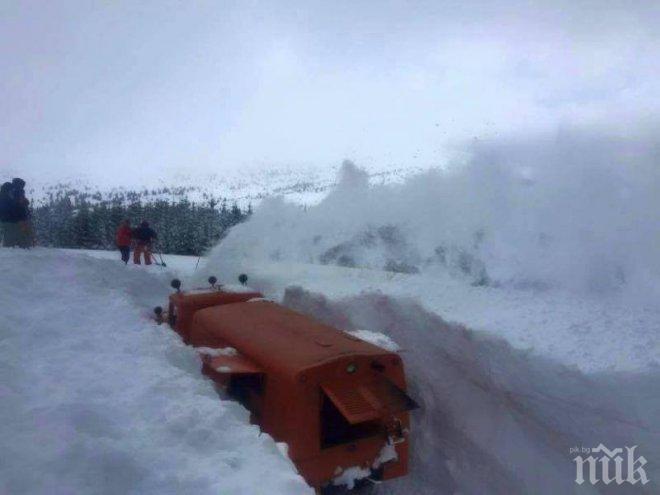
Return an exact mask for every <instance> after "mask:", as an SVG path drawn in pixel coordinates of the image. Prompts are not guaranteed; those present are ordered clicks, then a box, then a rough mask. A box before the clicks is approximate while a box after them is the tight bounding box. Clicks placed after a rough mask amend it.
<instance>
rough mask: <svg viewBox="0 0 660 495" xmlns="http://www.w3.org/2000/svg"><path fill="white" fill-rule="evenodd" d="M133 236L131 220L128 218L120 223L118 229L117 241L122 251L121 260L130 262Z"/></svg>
mask: <svg viewBox="0 0 660 495" xmlns="http://www.w3.org/2000/svg"><path fill="white" fill-rule="evenodd" d="M132 237H133V230H132V229H131V221H130V220H128V219H126V220H124V221H122V222H121V224H119V228H118V229H117V236H116V243H117V248H119V252H120V253H121V260H122V261H123V262H124V263H128V260H129V259H130V257H131V239H132Z"/></svg>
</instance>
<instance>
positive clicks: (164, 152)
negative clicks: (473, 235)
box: [0, 0, 660, 184]
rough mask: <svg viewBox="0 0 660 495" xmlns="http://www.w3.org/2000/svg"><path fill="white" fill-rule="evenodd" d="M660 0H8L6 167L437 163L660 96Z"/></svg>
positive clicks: (633, 122)
mask: <svg viewBox="0 0 660 495" xmlns="http://www.w3.org/2000/svg"><path fill="white" fill-rule="evenodd" d="M658 26H660V2H657V1H655V0H648V1H632V0H629V1H625V2H624V1H618V2H615V1H607V0H594V1H578V0H574V1H566V2H563V1H536V2H535V1H508V2H506V1H499V2H498V1H492V0H486V1H466V0H452V1H448V0H435V1H412V0H410V1H403V0H399V1H386V0H383V1H375V0H374V1H358V0H352V1H339V0H333V1H328V0H325V1H313V0H305V1H300V2H297V1H285V0H281V1H278V2H260V1H249V0H239V1H220V0H218V1H193V0H190V1H165V0H160V1H153V2H152V1H146V0H139V1H138V0H135V1H130V2H129V1H124V2H122V1H110V0H108V1H101V0H97V1H84V2H83V1H55V0H48V1H46V0H42V1H28V0H15V1H11V0H0V112H1V113H2V119H1V120H0V170H1V169H2V168H4V169H5V170H9V169H11V170H13V171H22V173H23V174H24V175H26V176H34V175H35V174H39V175H44V176H48V177H55V176H63V177H64V176H70V175H72V174H81V173H82V174H85V175H86V176H88V177H90V178H91V179H92V180H94V181H96V182H98V183H113V184H115V183H119V182H125V183H127V184H128V183H132V182H133V181H136V180H137V181H139V180H142V179H141V178H144V177H153V176H165V175H167V174H170V173H172V172H173V171H177V170H187V169H194V170H202V171H206V170H208V171H216V172H222V171H225V170H228V169H236V168H238V167H240V166H244V165H250V166H255V165H256V166H263V167H267V166H269V165H283V164H288V165H293V166H299V165H300V166H302V165H309V164H311V165H315V166H328V165H336V164H338V163H339V162H340V161H341V160H342V159H343V158H351V159H353V160H355V161H356V162H357V163H358V164H360V163H363V164H367V165H381V166H385V165H393V164H401V165H420V166H425V165H433V164H438V163H439V162H442V160H443V159H445V157H446V153H447V152H446V149H447V145H451V144H455V143H456V142H460V141H462V140H465V139H467V140H469V139H473V138H475V137H476V138H480V139H482V138H489V137H493V136H498V135H508V134H511V133H528V132H535V131H538V130H552V129H556V128H557V127H558V126H594V125H598V126H615V127H617V128H618V129H625V128H627V127H630V126H633V127H635V126H640V125H642V126H643V125H644V123H645V122H651V121H653V120H654V119H655V116H656V115H657V112H658V110H659V107H660V98H659V96H660V91H659V88H660V80H659V76H660V42H659V40H660V29H659V28H658Z"/></svg>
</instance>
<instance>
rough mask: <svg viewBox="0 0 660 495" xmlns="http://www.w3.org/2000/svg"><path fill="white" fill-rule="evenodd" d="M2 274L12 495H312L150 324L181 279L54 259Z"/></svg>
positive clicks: (69, 255)
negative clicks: (173, 283) (175, 281)
mask: <svg viewBox="0 0 660 495" xmlns="http://www.w3.org/2000/svg"><path fill="white" fill-rule="evenodd" d="M95 254H96V255H97V256H99V255H100V256H101V257H106V256H114V254H115V253H95ZM169 260H171V262H172V265H175V264H177V262H176V261H175V260H177V261H179V264H180V265H182V263H181V262H182V258H174V257H168V261H169ZM195 262H196V258H191V259H190V260H189V263H188V266H189V269H190V270H192V268H194V263H195ZM0 272H1V273H2V282H3V284H2V285H3V289H2V293H1V295H0V314H1V318H0V404H1V406H0V493H2V494H3V495H4V494H8V495H16V494H44V495H55V494H57V495H59V494H62V495H64V494H74V493H75V494H113V495H115V494H126V493H140V494H143V493H145V494H146V493H153V494H156V493H157V494H164V493H172V494H185V493H208V494H216V495H217V494H227V495H229V494H231V495H233V494H240V493H242V494H246V495H251V494H256V493H261V494H268V495H270V494H282V495H289V494H304V493H312V490H311V489H309V488H308V487H307V485H306V484H305V483H304V481H303V480H302V478H301V477H300V476H299V475H298V474H297V473H296V471H295V468H294V467H293V465H292V464H291V462H290V461H289V460H288V459H287V458H286V457H284V456H283V455H282V454H281V453H280V450H279V449H278V447H277V446H276V444H275V442H273V440H272V439H271V438H270V437H268V436H267V435H263V434H260V432H259V429H258V428H257V427H255V426H251V425H249V416H248V413H247V412H246V411H245V410H244V409H243V408H242V407H241V406H239V405H238V404H236V403H234V402H231V401H222V400H220V398H219V397H218V395H217V393H216V392H215V391H214V388H213V386H212V383H211V382H210V381H208V380H206V379H204V378H203V377H202V376H201V375H200V363H199V360H198V358H197V356H196V354H195V353H194V351H193V350H192V349H190V348H188V347H186V346H185V345H183V344H182V343H181V341H180V339H179V338H178V336H177V335H176V334H174V333H173V332H171V331H170V330H169V329H168V328H167V327H165V326H158V325H156V324H155V323H154V322H153V321H152V320H151V319H150V312H151V308H152V307H153V306H154V305H156V304H159V303H160V304H162V303H163V301H164V300H165V298H166V296H167V294H168V292H169V290H168V282H169V280H170V278H171V277H172V274H171V273H169V272H167V271H165V270H162V269H161V268H160V267H157V266H152V267H149V268H146V267H135V266H132V265H129V266H128V267H126V266H124V265H123V264H122V263H121V262H120V261H118V260H117V259H115V260H106V259H98V258H94V257H90V256H88V255H86V254H85V253H81V252H77V253H76V252H62V251H56V250H46V249H34V250H31V251H27V252H25V251H22V250H11V249H0Z"/></svg>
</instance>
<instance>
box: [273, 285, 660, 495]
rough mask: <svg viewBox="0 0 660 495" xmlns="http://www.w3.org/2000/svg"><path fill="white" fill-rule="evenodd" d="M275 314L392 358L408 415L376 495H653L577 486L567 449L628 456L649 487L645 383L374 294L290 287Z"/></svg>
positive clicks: (651, 432)
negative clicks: (405, 456) (625, 451)
mask: <svg viewBox="0 0 660 495" xmlns="http://www.w3.org/2000/svg"><path fill="white" fill-rule="evenodd" d="M283 302H284V304H286V305H287V306H289V307H291V308H293V309H296V310H298V311H301V312H304V313H307V314H311V315H314V316H315V317H316V318H319V319H321V320H322V321H324V322H326V323H328V324H331V325H335V326H337V327H338V328H343V329H347V330H354V329H361V328H369V329H378V330H380V331H382V332H383V333H385V334H387V335H388V336H390V337H391V338H392V339H393V340H394V341H395V342H396V343H397V344H399V346H401V348H402V351H401V355H402V357H403V359H404V362H405V365H406V373H407V376H408V381H409V387H410V393H411V395H412V396H413V397H414V398H415V399H416V400H417V401H418V402H419V404H420V409H419V410H417V411H415V412H413V430H412V458H411V472H410V474H409V476H407V477H405V478H402V479H400V480H394V481H389V482H387V483H383V484H382V485H380V486H379V487H378V489H377V490H376V492H377V493H383V494H401V495H403V494H409V493H417V494H441V495H442V494H458V493H460V494H464V495H465V494H475V495H477V494H480V495H482V494H502V495H504V494H506V495H512V494H530V493H534V494H548V495H556V494H559V493H562V494H568V493H578V494H581V493H616V494H621V493H657V492H656V491H655V490H656V489H657V484H655V482H653V481H652V483H650V484H647V485H646V486H644V487H643V486H641V484H639V483H638V484H637V485H636V486H632V485H620V486H619V485H614V484H612V485H610V486H609V487H606V486H605V485H603V483H600V486H597V487H592V486H591V485H589V484H588V483H587V484H585V485H582V486H578V485H577V484H576V483H575V481H574V479H575V464H574V462H573V457H574V456H575V454H570V449H571V447H576V446H577V447H581V446H585V447H595V446H597V445H598V444H599V443H603V444H604V445H606V446H624V445H627V446H632V445H638V446H639V452H640V453H644V455H645V457H646V459H648V460H649V465H648V466H647V468H646V471H647V474H648V476H649V478H650V479H651V480H658V479H660V478H658V477H659V476H660V469H659V467H658V465H657V464H655V465H654V463H653V461H652V460H656V459H659V458H660V432H658V429H657V421H658V418H660V397H658V394H657V390H660V379H659V378H660V377H659V376H658V374H657V373H655V374H654V373H650V372H644V373H635V374H630V373H629V374H617V375H614V374H611V375H609V374H595V375H589V376H585V375H584V374H582V373H581V372H579V371H578V370H577V369H575V368H568V367H565V366H563V365H561V364H558V363H556V362H553V361H551V360H544V359H539V358H538V357H534V358H530V356H528V355H527V354H526V353H525V352H522V351H517V350H515V349H513V348H512V347H511V346H510V345H509V344H508V343H506V342H505V341H504V340H502V339H499V338H496V337H488V336H484V335H483V334H481V333H477V332H473V331H471V330H469V329H467V328H464V327H461V326H457V325H450V324H447V323H446V322H445V321H443V320H442V318H440V317H439V316H438V315H435V314H433V313H430V312H428V311H427V310H425V309H424V308H422V307H421V306H420V305H419V304H417V303H416V302H414V301H409V300H408V301H407V300H396V299H393V298H390V297H387V296H384V295H382V294H363V295H361V296H358V297H353V298H347V299H343V300H339V301H330V300H328V299H326V298H325V297H324V296H322V295H319V294H313V293H309V292H306V291H305V290H303V289H301V288H299V287H292V288H289V289H287V291H286V293H285V296H284V301H283Z"/></svg>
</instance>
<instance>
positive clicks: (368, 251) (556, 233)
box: [218, 132, 660, 305]
mask: <svg viewBox="0 0 660 495" xmlns="http://www.w3.org/2000/svg"><path fill="white" fill-rule="evenodd" d="M464 156H465V157H466V158H464V159H462V160H457V161H456V163H454V164H453V165H452V166H450V167H448V168H446V169H443V170H431V171H429V172H427V173H423V174H421V175H418V176H415V177H413V178H411V179H409V180H407V181H406V182H405V183H403V184H391V185H375V184H370V183H369V179H368V177H367V175H366V173H364V172H363V171H362V170H360V169H359V168H357V167H356V166H355V165H353V164H352V163H351V162H348V161H347V162H345V163H344V166H343V168H342V170H341V177H340V181H339V184H338V186H337V188H336V189H335V190H334V191H333V192H332V193H330V194H329V195H328V196H327V197H326V198H325V199H324V200H323V201H322V202H321V203H319V204H317V205H315V206H312V207H308V208H305V209H304V210H303V209H302V208H301V207H300V205H295V204H291V203H286V202H284V201H283V200H282V199H270V200H266V201H264V202H263V203H262V205H261V206H260V207H259V209H258V210H257V211H256V213H255V214H254V216H253V218H252V219H251V220H250V221H249V222H248V223H246V224H244V225H241V226H239V227H237V228H235V229H234V231H233V232H232V233H231V234H230V235H229V236H228V237H227V239H225V240H224V241H223V243H222V249H221V250H219V251H218V253H221V255H222V256H223V257H227V256H229V257H230V258H231V257H242V258H247V259H262V260H273V261H296V262H303V263H319V264H328V265H341V266H349V267H367V268H376V269H384V270H389V271H395V272H406V273H415V272H420V271H421V272H428V273H433V272H434V271H443V272H449V273H450V274H451V275H452V276H454V277H457V278H459V279H460V278H463V279H465V280H466V282H467V283H471V284H474V285H490V286H500V285H504V286H509V287H516V288H520V289H523V290H527V289H532V290H545V289H549V288H553V287H560V288H564V289H568V290H571V291H579V292H585V293H590V294H595V295H597V296H598V295H599V294H621V295H623V296H624V297H628V298H630V300H631V301H636V302H643V303H644V304H647V303H648V304H653V305H657V301H658V300H660V299H659V297H660V284H659V283H658V280H660V250H659V249H658V248H657V247H658V246H659V245H660V229H659V228H658V225H659V224H660V223H659V222H660V219H659V218H658V212H659V211H660V167H659V166H658V161H659V160H660V158H659V156H660V144H658V142H657V140H654V139H651V138H647V137H645V136H637V137H626V138H624V137H620V136H609V135H608V136H603V135H596V134H586V133H578V132H570V133H569V132H567V133H559V134H557V135H554V136H552V137H539V138H537V139H526V140H515V139H511V140H508V141H507V140H499V141H496V142H495V141H494V142H484V143H476V144H472V145H470V146H469V147H468V148H467V149H466V150H465V153H464Z"/></svg>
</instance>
